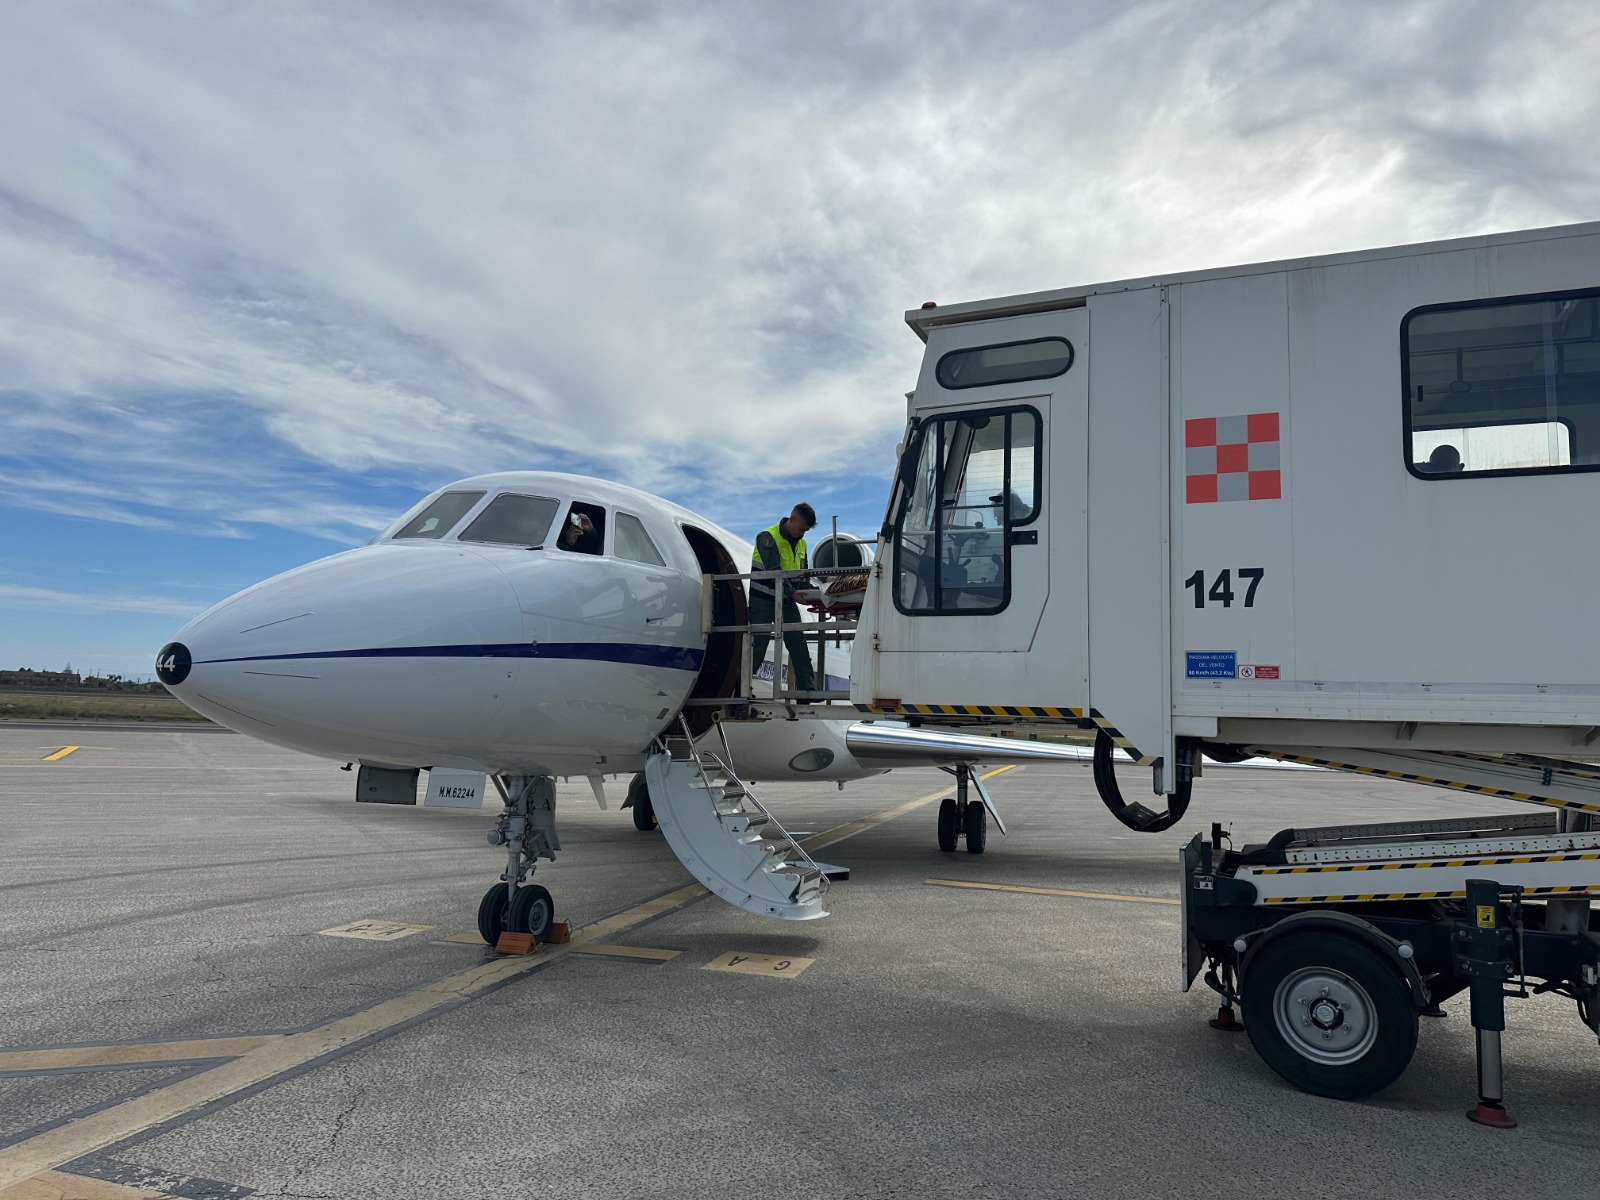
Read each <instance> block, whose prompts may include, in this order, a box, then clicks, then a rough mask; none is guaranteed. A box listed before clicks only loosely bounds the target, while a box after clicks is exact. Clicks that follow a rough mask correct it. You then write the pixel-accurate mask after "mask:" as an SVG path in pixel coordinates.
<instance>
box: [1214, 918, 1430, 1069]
mask: <svg viewBox="0 0 1600 1200" xmlns="http://www.w3.org/2000/svg"><path fill="white" fill-rule="evenodd" d="M1296 980H1300V981H1303V982H1302V983H1301V984H1300V985H1299V986H1298V987H1297V986H1296ZM1330 983H1331V984H1332V990H1333V992H1334V994H1335V996H1338V995H1346V996H1354V997H1357V999H1358V1003H1356V1004H1354V1005H1352V1006H1351V1010H1350V1012H1349V1014H1346V1013H1345V1010H1344V1008H1343V1007H1342V1005H1336V1006H1335V1007H1337V1008H1339V1014H1340V1015H1339V1021H1340V1024H1341V1025H1344V1023H1345V1019H1346V1016H1347V1015H1348V1016H1350V1017H1354V1018H1357V1019H1365V1020H1368V1021H1370V1022H1371V1023H1372V1024H1373V1025H1375V1026H1376V1028H1375V1029H1374V1030H1373V1032H1372V1034H1371V1036H1370V1044H1367V1045H1365V1046H1364V1048H1363V1047H1362V1046H1360V1045H1357V1046H1353V1047H1351V1048H1350V1051H1349V1053H1350V1054H1351V1057H1350V1058H1349V1059H1348V1061H1342V1062H1337V1063H1333V1062H1319V1061H1317V1057H1316V1055H1317V1054H1318V1053H1326V1051H1324V1050H1322V1048H1321V1044H1320V1043H1319V1040H1318V1039H1320V1038H1321V1036H1322V1035H1321V1034H1320V1033H1318V1032H1317V1027H1316V1026H1314V1025H1310V1024H1308V1023H1307V1022H1308V1020H1309V1014H1307V1015H1302V1013H1303V1012H1305V1011H1306V1010H1305V1009H1304V1008H1303V1005H1302V1000H1303V999H1304V998H1307V997H1309V998H1311V999H1312V1000H1313V1002H1314V1001H1315V998H1316V997H1317V996H1318V995H1319V994H1320V993H1322V990H1323V988H1324V987H1326V986H1327V985H1328V984H1330ZM1297 992H1299V993H1300V995H1299V996H1297V995H1296V993H1297ZM1240 1000H1241V1007H1242V1008H1243V1010H1244V1027H1245V1032H1247V1033H1248V1034H1249V1035H1250V1041H1251V1043H1252V1044H1253V1045H1254V1046H1255V1048H1256V1053H1257V1054H1259V1055H1261V1057H1262V1059H1263V1060H1264V1061H1265V1062H1266V1064H1267V1065H1268V1066H1269V1067H1271V1068H1272V1069H1273V1070H1274V1071H1276V1072H1277V1073H1278V1074H1279V1075H1281V1076H1283V1078H1284V1079H1286V1080H1288V1081H1289V1082H1290V1083H1292V1084H1294V1085H1295V1086H1296V1087H1297V1088H1300V1089H1301V1090H1302V1091H1307V1092H1310V1093H1312V1094H1313V1095H1317V1096H1327V1097H1329V1098H1331V1099H1334V1100H1358V1099H1360V1098H1361V1097H1363V1096H1370V1095H1371V1094H1372V1093H1374V1092H1379V1091H1382V1090H1383V1089H1384V1088H1386V1087H1388V1086H1389V1085H1390V1084H1391V1083H1393V1082H1394V1081H1395V1080H1396V1079H1398V1078H1400V1076H1401V1074H1402V1073H1404V1071H1405V1069H1406V1066H1407V1065H1408V1064H1409V1063H1410V1062H1411V1056H1412V1054H1414V1053H1415V1052H1416V1049H1417V1010H1416V1006H1415V1005H1413V1004H1412V1002H1411V996H1410V993H1409V992H1408V991H1407V990H1406V985H1405V983H1404V981H1403V980H1402V979H1401V978H1400V975H1399V973H1398V972H1397V971H1396V970H1395V969H1394V968H1393V967H1392V966H1391V965H1390V964H1389V963H1388V962H1386V961H1385V960H1384V959H1383V957H1382V956H1381V955H1380V954H1379V953H1378V951H1377V950H1375V949H1374V948H1372V947H1370V946H1367V945H1364V944H1362V943H1361V942H1360V941H1358V940H1356V939H1355V938H1350V937H1344V936H1342V935H1340V934H1337V933H1329V932H1327V931H1326V930H1315V929H1313V930H1306V931H1305V932H1303V933H1292V934H1288V935H1286V936H1284V937H1283V938H1281V939H1280V940H1278V941H1276V942H1273V943H1272V944H1270V945H1268V946H1265V947H1263V948H1262V949H1261V950H1260V952H1259V953H1258V954H1257V955H1256V956H1255V957H1254V958H1253V959H1252V960H1251V961H1250V964H1249V971H1248V974H1247V975H1246V977H1245V980H1244V992H1243V995H1242V996H1241V997H1240ZM1290 1014H1292V1015H1290ZM1280 1018H1282V1019H1283V1020H1284V1022H1286V1023H1287V1024H1288V1025H1289V1028H1290V1029H1291V1031H1297V1030H1298V1029H1304V1030H1305V1034H1304V1037H1303V1038H1301V1037H1300V1036H1299V1035H1298V1034H1297V1033H1291V1034H1290V1035H1289V1036H1286V1034H1285V1032H1284V1028H1283V1026H1282V1025H1281V1024H1280ZM1333 1036H1334V1037H1335V1039H1336V1038H1337V1036H1338V1034H1337V1031H1335V1032H1334V1035H1333ZM1297 1042H1298V1043H1299V1045H1298V1046H1297V1044H1296V1043H1297ZM1336 1044H1337V1043H1336V1042H1335V1045H1336ZM1357 1051H1359V1053H1357Z"/></svg>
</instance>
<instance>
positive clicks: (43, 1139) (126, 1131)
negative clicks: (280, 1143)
mask: <svg viewBox="0 0 1600 1200" xmlns="http://www.w3.org/2000/svg"><path fill="white" fill-rule="evenodd" d="M1007 769H1009V768H1006V767H1001V768H1000V769H999V770H997V771H991V772H989V773H988V775H998V774H999V773H1000V771H1004V770H1007ZM988 775H986V776H984V778H988ZM948 790H949V789H947V788H946V789H941V790H940V791H937V792H934V793H932V794H931V795H928V796H924V797H922V798H921V799H918V800H912V801H910V802H909V803H907V804H901V805H897V806H896V807H894V808H891V809H887V810H885V811H884V812H881V813H878V814H876V815H875V816H871V817H865V818H863V819H861V820H859V821H851V822H850V823H848V824H846V825H840V826H838V827H836V828H834V829H828V830H824V831H823V832H821V833H819V834H817V835H816V836H815V837H812V838H810V839H808V841H807V843H806V844H807V845H821V846H826V845H831V844H832V843H834V842H837V841H839V840H840V839H842V838H846V837H849V836H850V835H851V834H854V833H859V832H860V831H861V830H863V829H868V828H871V827H872V826H874V825H880V824H882V823H883V822H885V821H892V820H893V819H894V818H895V817H898V816H901V815H902V814H904V813H908V812H910V811H912V810H913V809H915V808H919V807H921V806H922V805H924V804H928V803H930V802H931V801H934V800H937V799H939V798H940V797H941V796H943V795H946V794H947V793H948ZM705 895H709V893H708V892H707V891H706V889H705V888H704V887H702V886H701V885H700V884H698V883H691V884H687V885H685V886H684V887H681V888H676V889H674V890H673V891H670V892H667V893H666V894H665V895H661V896H657V897H656V898H655V899H654V900H646V901H645V902H644V903H643V904H636V905H634V906H633V907H632V908H626V909H623V910H622V911H621V912H618V913H613V914H612V915H611V916H609V917H605V918H603V919H601V920H599V921H596V922H594V923H593V924H591V925H585V926H583V927H582V928H581V929H575V930H573V933H572V940H571V941H570V942H567V943H564V944H563V945H559V946H540V947H539V948H538V949H537V950H536V951H534V953H532V954H529V955H518V956H515V957H508V958H496V959H493V960H491V961H490V962H486V963H481V964H479V965H478V966H475V967H471V968H469V969H467V970H464V971H457V972H456V973H455V974H453V975H447V976H445V977H444V978H443V979H440V980H438V981H436V982H434V983H430V984H427V985H425V986H423V987H420V988H416V989H415V990H413V991H410V992H406V993H404V994H403V995H400V996H396V997H394V998H393V999H390V1000H385V1001H383V1002H382V1003H381V1004H375V1005H373V1006H372V1007H371V1008H368V1009H364V1010H362V1011H361V1012H357V1013H352V1014H350V1015H349V1016H345V1017H340V1018H338V1019H337V1020H334V1021H329V1022H328V1023H327V1024H325V1025H318V1026H317V1027H316V1028H314V1029H308V1030H306V1031H305V1032H303V1033H291V1034H285V1035H282V1036H280V1037H276V1038H273V1039H272V1040H271V1041H268V1042H264V1043H263V1044H261V1045H259V1046H256V1047H255V1048H253V1049H251V1050H247V1051H245V1052H244V1053H243V1054H241V1055H240V1056H239V1057H238V1058H235V1059H233V1060H232V1061H230V1062H225V1063H219V1064H218V1065H217V1066H215V1067H211V1068H208V1069H207V1070H204V1071H200V1072H198V1073H196V1074H194V1075H190V1076H187V1077H185V1078H183V1079H179V1080H176V1081H175V1082H173V1083H170V1084H167V1085H166V1086H165V1087H161V1088H157V1089H156V1090H154V1091H151V1092H146V1093H145V1094H144V1095H142V1096H135V1097H133V1098H132V1099H130V1100H124V1101H123V1102H122V1103H121V1104H114V1105H112V1106H111V1107H109V1108H104V1109H101V1110H100V1111H99V1112H94V1113H90V1114H89V1115H87V1116H85V1117H82V1118H80V1119H78V1120H76V1121H72V1122H69V1123H68V1124H65V1125H61V1126H58V1127H57V1128H55V1129H50V1130H47V1131H45V1132H44V1133H40V1134H35V1135H34V1136H33V1137H30V1138H25V1139H24V1140H22V1141H20V1142H16V1143H14V1144H12V1145H10V1146H8V1147H6V1148H5V1149H4V1150H0V1200H36V1197H38V1196H40V1195H44V1196H48V1195H49V1193H42V1194H41V1193H37V1192H34V1193H32V1194H30V1193H29V1192H27V1191H24V1190H22V1189H23V1188H24V1186H37V1185H35V1184H34V1181H35V1180H37V1179H39V1178H41V1177H43V1176H46V1175H47V1174H54V1173H56V1171H55V1168H57V1167H59V1166H61V1165H62V1164H64V1163H69V1162H73V1161H74V1160H76V1159H79V1158H82V1157H83V1156H84V1155H86V1154H93V1153H94V1152H95V1151H97V1150H103V1149H105V1148H106V1147H107V1146H110V1145H113V1144H115V1143H117V1142H121V1141H124V1140H126V1139H128V1138H131V1137H135V1136H137V1135H138V1134H141V1133H144V1132H146V1131H147V1130H150V1129H154V1128H155V1127H156V1126H158V1125H162V1124H165V1123H166V1122H168V1121H171V1120H173V1119H175V1118H177V1117H181V1116H183V1115H184V1114H186V1113H190V1112H193V1111H194V1110H195V1109H197V1108H201V1107H203V1106H204V1105H207V1104H213V1103H215V1102H217V1101H219V1100H224V1099H226V1098H227V1097H229V1096H233V1095H237V1094H238V1093H239V1092H242V1091H244V1090H246V1089H247V1088H253V1087H255V1086H257V1085H258V1084H262V1083H265V1082H267V1081H268V1080H270V1079H274V1078H276V1077H277V1076H280V1075H283V1074H285V1073H286V1072H289V1071H293V1070H297V1069H299V1068H301V1067H305V1066H307V1065H308V1064H310V1063H313V1062H315V1061H316V1060H317V1059H320V1058H324V1057H326V1056H327V1055H329V1054H333V1053H334V1052H336V1051H338V1050H342V1049H344V1048H345V1047H347V1046H351V1045H354V1044H356V1043H357V1042H361V1041H365V1040H366V1039H368V1038H371V1037H374V1036H376V1035H377V1034H380V1033H384V1032H386V1031H388V1030H390V1029H394V1028H396V1027H397V1026H400V1025H405V1024H408V1023H410V1022H412V1021H416V1020H418V1019H420V1018H423V1017H425V1016H427V1015H428V1014H429V1013H431V1012H434V1011H436V1010H438V1009H442V1008H446V1007H450V1006H454V1005H456V1004H458V1003H460V1002H461V1001H464V1000H469V999H471V998H472V997H473V996H475V995H477V994H479V993H481V992H484V991H487V990H488V989H490V988H493V987H497V986H499V985H500V984H503V983H506V982H508V981H510V980H512V979H515V978H517V977H518V976H519V975H526V974H527V973H528V972H529V971H533V970H537V969H539V968H541V967H544V966H546V965H547V964H549V963H551V962H554V961H555V960H556V959H559V958H563V957H565V956H566V955H568V954H572V953H576V952H579V951H582V950H583V947H585V946H587V945H593V944H596V943H600V942H604V941H606V939H608V938H611V937H614V936H616V935H617V934H619V933H621V932H622V931H623V930H626V929H630V928H632V927H633V926H635V925H642V924H644V923H645V922H646V921H650V920H654V919H655V918H656V917H659V916H663V915H665V914H666V913H670V912H672V911H674V910H675V909H679V908H682V907H684V906H685V905H687V904H692V903H693V902H694V901H696V900H698V899H700V898H701V897H702V896H705ZM218 1040H222V1039H218ZM168 1044H170V1043H168ZM24 1053H34V1052H24Z"/></svg>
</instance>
